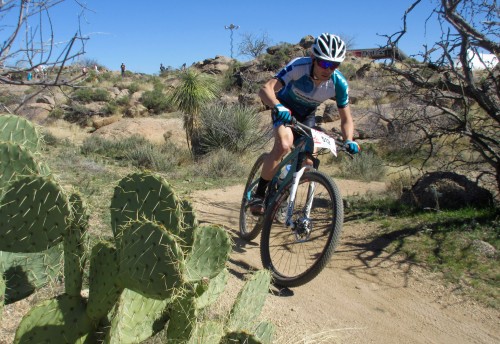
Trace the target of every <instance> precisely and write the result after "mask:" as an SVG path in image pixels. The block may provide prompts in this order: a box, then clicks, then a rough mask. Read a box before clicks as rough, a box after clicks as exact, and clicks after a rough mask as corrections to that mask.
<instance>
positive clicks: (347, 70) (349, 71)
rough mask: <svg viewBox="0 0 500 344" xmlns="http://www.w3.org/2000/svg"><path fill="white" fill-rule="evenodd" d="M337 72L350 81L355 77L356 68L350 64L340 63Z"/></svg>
mask: <svg viewBox="0 0 500 344" xmlns="http://www.w3.org/2000/svg"><path fill="white" fill-rule="evenodd" d="M339 70H340V72H341V73H342V75H344V76H345V78H346V79H347V80H351V79H352V78H354V77H355V76H356V67H355V66H354V65H353V64H352V63H342V64H341V65H340V67H339Z"/></svg>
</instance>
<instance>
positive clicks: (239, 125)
mask: <svg viewBox="0 0 500 344" xmlns="http://www.w3.org/2000/svg"><path fill="white" fill-rule="evenodd" d="M270 137H271V131H270V126H266V127H265V129H263V128H262V118H261V116H260V115H259V113H258V112H257V110H256V109H254V108H250V107H246V106H242V105H218V104H212V105H209V106H206V107H205V108H203V109H202V111H201V112H200V126H199V131H198V138H199V145H200V147H199V148H200V150H199V151H200V152H201V153H202V154H206V153H208V152H211V151H215V150H219V149H221V148H224V149H226V150H228V151H230V152H233V153H243V152H247V151H249V150H250V151H251V150H257V149H261V148H262V147H263V146H264V145H265V144H266V143H267V142H268V140H269V139H270Z"/></svg>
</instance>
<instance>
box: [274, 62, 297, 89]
mask: <svg viewBox="0 0 500 344" xmlns="http://www.w3.org/2000/svg"><path fill="white" fill-rule="evenodd" d="M301 59H303V58H300V57H297V58H295V59H293V60H292V61H290V62H289V63H288V64H287V65H286V66H285V67H283V69H282V70H280V71H279V72H278V73H277V74H276V75H275V76H274V78H275V79H278V80H279V81H281V83H282V84H283V85H286V84H288V83H289V82H290V81H291V80H297V79H298V78H300V77H301V76H302V75H303V73H302V72H301V71H300V70H299V68H296V67H297V65H298V63H299V62H300V61H299V60H301Z"/></svg>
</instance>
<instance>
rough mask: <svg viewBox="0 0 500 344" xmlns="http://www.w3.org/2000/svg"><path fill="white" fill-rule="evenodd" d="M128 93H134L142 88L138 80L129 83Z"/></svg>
mask: <svg viewBox="0 0 500 344" xmlns="http://www.w3.org/2000/svg"><path fill="white" fill-rule="evenodd" d="M127 88H128V93H130V94H134V93H135V92H137V91H140V90H141V85H140V84H139V83H138V82H133V83H131V84H130V85H128V87H127Z"/></svg>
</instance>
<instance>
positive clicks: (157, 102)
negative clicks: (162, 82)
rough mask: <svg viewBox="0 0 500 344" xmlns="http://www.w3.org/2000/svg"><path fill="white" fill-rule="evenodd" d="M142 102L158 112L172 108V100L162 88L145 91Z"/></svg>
mask: <svg viewBox="0 0 500 344" xmlns="http://www.w3.org/2000/svg"><path fill="white" fill-rule="evenodd" d="M141 102H142V105H144V106H145V107H146V108H147V109H148V110H152V111H153V112H154V113H156V114H159V113H162V112H166V111H168V110H170V109H171V103H170V100H169V99H168V97H167V96H166V95H165V94H164V93H163V91H162V90H161V89H160V88H155V89H154V90H152V91H146V92H144V93H143V94H142V97H141Z"/></svg>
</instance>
